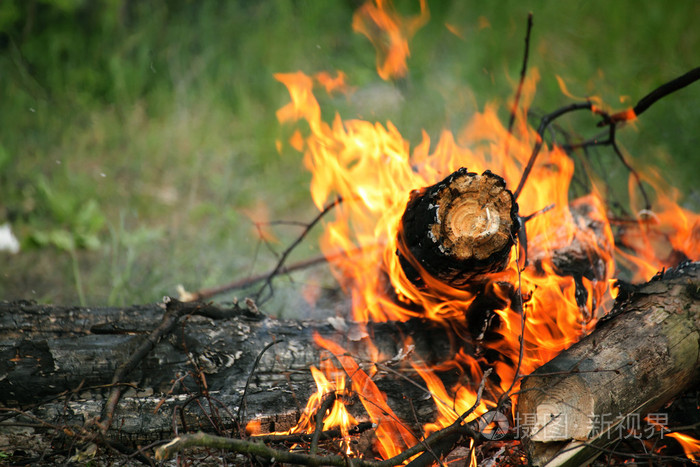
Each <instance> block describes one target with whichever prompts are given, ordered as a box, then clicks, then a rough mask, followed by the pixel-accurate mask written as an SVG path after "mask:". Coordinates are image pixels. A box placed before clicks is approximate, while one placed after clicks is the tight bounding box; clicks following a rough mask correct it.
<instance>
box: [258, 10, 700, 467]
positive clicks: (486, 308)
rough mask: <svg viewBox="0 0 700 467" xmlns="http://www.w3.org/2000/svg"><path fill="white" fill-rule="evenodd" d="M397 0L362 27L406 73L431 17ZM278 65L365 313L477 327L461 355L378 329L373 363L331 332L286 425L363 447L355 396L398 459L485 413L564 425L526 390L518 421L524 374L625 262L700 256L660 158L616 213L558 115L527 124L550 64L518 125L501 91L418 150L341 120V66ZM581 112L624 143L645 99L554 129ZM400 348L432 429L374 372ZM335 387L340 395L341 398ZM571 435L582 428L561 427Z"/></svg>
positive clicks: (504, 430)
mask: <svg viewBox="0 0 700 467" xmlns="http://www.w3.org/2000/svg"><path fill="white" fill-rule="evenodd" d="M384 7H386V5H384V4H383V3H382V2H377V5H376V6H375V5H374V4H372V3H367V4H365V5H364V6H363V7H362V8H361V9H360V10H358V12H357V13H356V14H355V17H354V20H353V26H354V27H355V28H356V30H358V31H360V32H362V33H363V34H365V35H367V36H368V37H369V38H370V39H371V40H372V42H373V43H374V44H375V45H376V46H377V48H378V65H377V68H378V72H379V74H380V76H381V77H382V78H384V79H392V78H397V77H400V76H402V74H404V73H405V72H406V62H405V58H406V56H407V54H408V51H409V49H408V45H407V42H406V39H407V37H409V36H410V35H411V34H412V32H413V31H414V30H415V28H417V27H419V26H420V25H421V24H423V22H424V21H425V20H427V10H426V7H425V4H424V3H421V7H422V13H421V15H420V16H419V17H416V18H412V19H410V20H409V21H402V19H401V18H400V17H399V16H398V15H397V14H396V13H395V12H393V11H392V10H391V9H384ZM402 33H403V34H402ZM696 74H697V73H696ZM275 77H276V79H277V80H279V81H280V82H281V83H283V84H284V85H285V86H286V87H287V89H288V90H289V94H290V97H291V102H290V103H289V104H288V105H286V106H285V107H283V108H281V109H280V110H279V111H278V113H277V116H278V118H279V120H280V121H281V122H282V123H284V124H292V125H294V124H297V123H299V122H305V124H306V125H303V127H306V126H308V130H306V131H302V130H296V131H295V132H294V135H293V137H292V139H291V140H290V141H289V144H291V145H292V146H293V147H294V148H295V149H297V150H299V151H300V152H303V154H304V164H305V166H306V167H307V168H308V169H309V170H310V171H311V173H312V177H313V178H312V182H311V195H312V198H313V200H314V202H315V204H316V206H317V207H318V208H319V210H321V211H324V209H327V208H326V206H327V205H328V203H333V205H334V214H335V218H334V219H333V220H327V221H326V222H325V225H324V233H323V237H322V240H321V242H322V247H323V251H324V252H326V254H327V255H328V257H329V262H330V263H331V266H332V269H333V271H334V273H335V275H336V277H337V279H338V281H339V282H340V283H341V284H342V285H343V287H344V288H345V290H346V291H347V292H348V293H349V294H350V295H351V296H352V302H353V309H352V313H353V314H352V316H351V317H348V318H349V319H352V320H354V321H357V322H359V323H367V322H381V321H408V320H410V319H420V320H422V321H424V322H430V323H438V324H439V325H441V326H443V327H444V328H446V329H448V330H449V331H448V332H447V334H449V335H450V336H452V338H453V339H455V340H458V341H459V340H461V341H462V342H458V343H457V344H456V346H457V348H458V351H457V352H456V353H455V354H454V355H453V356H452V357H451V358H447V359H445V360H442V361H440V362H435V363H432V364H429V363H427V362H425V361H424V359H423V357H422V356H421V355H418V354H416V353H414V351H413V350H414V348H415V346H414V344H413V343H412V339H411V337H410V336H406V337H404V338H403V340H402V343H401V344H400V348H401V353H400V355H386V354H383V353H382V352H381V351H380V350H378V349H376V348H373V346H374V345H375V344H374V343H373V341H372V339H371V337H370V335H369V333H365V336H366V337H364V338H363V339H362V340H363V343H364V345H366V346H368V347H369V348H370V349H371V350H370V351H369V354H371V356H372V357H371V361H367V360H358V359H355V358H353V356H352V354H351V353H349V352H348V350H346V349H345V348H344V347H343V342H347V341H348V339H347V337H345V336H343V335H339V336H338V338H337V339H327V338H323V337H321V336H319V335H316V336H315V342H316V344H317V345H318V346H320V347H321V348H323V349H325V350H327V351H328V354H329V356H328V358H327V359H325V360H324V361H323V362H322V363H321V368H322V371H321V370H318V369H316V368H313V369H312V371H313V372H314V379H315V380H316V384H317V387H318V392H317V394H316V395H314V397H312V398H311V399H310V400H309V402H308V404H307V406H306V410H305V412H304V415H303V417H302V419H301V420H300V421H299V423H298V424H297V425H296V426H295V427H293V428H292V429H291V430H289V431H288V432H287V433H314V431H315V430H316V429H318V428H319V427H320V428H322V429H323V430H331V429H338V430H340V433H341V435H340V436H339V437H338V438H339V439H341V440H343V441H342V443H341V444H342V446H343V448H342V449H343V454H344V455H346V456H349V457H357V456H359V455H360V453H359V452H358V451H356V450H355V449H354V448H353V446H352V443H351V437H350V435H349V433H350V431H351V430H352V429H354V427H356V426H357V424H358V422H357V419H356V418H355V417H353V415H351V414H350V413H349V412H348V409H347V408H346V406H345V403H344V401H346V400H348V399H350V398H351V397H352V396H355V397H356V398H357V399H359V402H360V403H361V404H362V406H363V407H364V411H365V417H369V419H370V420H371V421H372V423H373V424H374V425H375V426H376V431H375V435H376V443H375V444H374V447H373V449H374V452H375V453H376V455H377V456H378V457H380V458H382V459H389V458H393V457H395V456H399V455H400V454H401V453H402V452H405V451H407V450H408V449H410V448H411V447H412V446H415V445H420V444H421V443H425V440H426V439H430V438H429V436H430V435H431V434H434V433H439V432H440V430H444V429H446V428H447V427H450V426H453V425H454V424H455V423H457V424H460V423H469V422H472V423H473V426H474V427H478V428H473V430H474V431H481V432H482V439H483V433H485V432H484V431H483V429H484V428H485V427H489V428H488V429H489V430H491V431H489V432H488V433H489V434H490V436H491V438H489V437H488V436H487V437H486V438H487V439H493V438H495V439H500V438H504V437H513V436H514V435H516V436H517V435H523V433H522V432H521V433H514V431H513V428H514V426H517V428H519V429H521V430H523V429H524V430H529V431H527V433H526V434H527V435H528V436H531V438H532V439H540V440H549V439H548V438H547V436H545V435H544V434H543V433H545V432H547V431H549V432H551V431H552V429H553V428H552V427H553V426H555V425H557V423H551V420H543V419H542V418H541V417H542V414H541V413H539V412H538V410H539V409H540V408H541V407H540V406H538V405H537V403H533V402H532V401H531V400H528V402H524V404H529V405H528V407H531V409H532V411H531V412H528V411H527V410H526V411H522V410H521V411H520V412H519V413H516V416H518V415H519V416H520V417H521V418H522V419H520V420H514V418H513V416H514V414H513V413H512V412H511V406H515V405H517V404H518V400H519V398H521V397H522V395H521V394H520V389H521V382H522V377H523V376H525V375H528V374H530V373H532V372H533V371H534V370H536V369H537V368H539V367H541V366H542V365H544V364H545V363H547V362H549V361H550V360H552V359H553V358H554V357H556V356H557V355H558V354H559V353H560V352H562V351H563V350H565V349H567V348H569V347H570V346H571V345H572V344H574V343H575V342H578V341H579V340H580V339H581V338H582V337H584V336H586V335H587V334H589V333H591V331H592V330H593V329H595V328H596V326H597V325H598V323H599V321H601V319H606V317H609V316H610V313H611V310H612V307H613V303H614V299H615V297H616V296H617V295H618V293H619V286H618V283H617V277H618V274H619V272H620V269H624V272H625V274H626V275H627V277H628V280H629V281H631V282H643V281H646V280H649V279H651V277H652V276H653V275H654V274H656V273H657V272H659V271H663V270H664V269H665V268H671V267H673V266H676V265H677V264H678V262H679V260H682V259H689V258H690V259H698V258H700V243H699V242H698V239H699V237H698V236H699V235H700V217H699V216H698V215H696V214H694V213H691V212H688V211H686V210H684V209H682V208H681V207H679V206H678V204H677V200H676V198H675V195H676V194H675V193H674V192H673V191H672V190H670V189H669V187H668V186H667V185H664V184H663V182H662V181H661V180H660V178H659V177H658V176H656V175H655V172H654V171H653V170H652V169H651V168H645V169H644V170H643V171H639V172H631V174H630V185H629V188H630V203H629V206H628V208H627V209H626V211H625V213H624V215H623V216H617V215H613V207H612V206H611V204H610V202H609V200H608V198H607V196H608V195H607V193H606V187H605V186H604V184H603V183H602V182H601V181H600V180H598V179H597V178H596V176H595V175H594V174H592V173H588V174H587V175H588V182H589V184H588V187H587V189H588V193H587V194H585V195H583V196H579V197H577V198H575V199H571V198H570V196H569V193H570V192H571V190H570V185H571V183H572V178H573V176H574V167H575V163H574V159H573V158H574V157H575V155H574V154H572V152H573V151H572V150H571V148H569V149H570V150H569V151H567V150H566V148H565V147H563V145H562V144H558V143H556V142H545V141H544V135H543V130H542V128H540V130H539V131H538V130H537V129H535V128H533V127H532V126H531V125H530V124H529V123H528V122H529V119H528V110H529V106H530V103H531V98H532V95H533V94H534V90H535V86H536V81H537V74H536V73H533V72H531V73H530V74H529V76H528V77H525V78H524V80H523V81H521V83H520V88H519V89H518V94H517V99H516V100H515V102H513V104H512V108H511V109H510V110H511V117H512V119H511V123H510V125H507V126H506V125H504V124H503V123H502V122H501V120H500V118H499V117H498V109H497V108H496V107H495V106H487V107H486V108H485V109H484V111H483V112H481V113H478V114H476V115H475V116H474V117H473V118H472V120H471V121H470V122H469V123H468V124H467V125H466V127H465V128H463V130H461V131H460V132H458V133H457V134H453V133H451V132H449V131H444V132H443V133H442V135H441V136H440V138H439V140H438V141H437V142H432V141H431V140H430V138H429V136H428V135H427V134H425V133H424V134H423V140H422V141H421V142H420V143H419V144H418V145H417V146H416V147H414V148H411V147H410V145H409V143H408V142H407V141H406V139H405V138H404V137H403V136H402V135H401V134H400V132H399V130H398V129H397V128H396V127H394V126H393V125H392V124H391V122H387V123H386V124H382V123H377V122H370V121H365V120H359V119H350V120H344V119H343V118H342V117H341V116H340V115H338V114H336V115H335V117H334V118H333V119H332V121H331V122H330V123H328V122H327V120H329V119H328V117H327V116H324V115H322V113H321V107H320V105H319V103H318V100H317V98H316V96H315V94H314V92H319V90H320V89H322V88H325V89H326V91H327V92H329V93H338V92H342V93H346V92H350V90H349V87H348V85H347V84H346V82H345V79H346V77H345V75H343V74H342V73H338V74H337V76H335V77H334V78H332V79H329V75H328V74H319V75H315V76H308V75H306V74H304V73H301V72H298V73H291V74H277V75H275ZM329 83H332V86H329ZM581 109H583V110H588V111H589V112H591V113H592V115H593V117H594V118H597V119H598V120H601V124H602V125H604V126H609V127H610V128H611V129H613V130H611V140H610V141H609V142H608V144H612V145H613V146H614V149H615V150H616V151H617V150H618V149H617V146H616V143H615V142H614V139H613V138H614V128H616V127H618V124H620V123H624V122H627V121H632V120H634V119H635V118H637V114H636V113H635V112H634V110H633V109H629V110H627V111H623V112H620V113H617V114H612V113H611V112H610V111H609V110H605V107H604V106H603V104H602V103H600V102H592V101H586V102H585V103H581V104H578V105H574V106H572V107H569V108H564V109H563V110H562V111H559V112H555V113H554V114H553V115H551V116H548V117H546V118H548V119H549V120H546V118H545V119H543V121H542V126H543V127H544V128H546V127H547V126H548V125H549V124H550V123H551V122H552V121H553V120H554V119H555V118H558V116H559V115H561V114H563V113H565V112H569V111H573V110H581ZM599 143H600V142H598V141H589V142H583V143H580V144H579V145H578V146H579V147H581V146H583V145H585V144H588V145H594V144H599ZM533 148H535V149H533ZM622 163H625V164H626V162H625V161H624V159H622ZM645 187H647V188H645ZM649 187H651V189H652V193H653V194H654V198H653V203H651V204H650V198H648V196H649V195H648V194H647V192H646V190H648V188H649ZM397 338H398V337H397ZM387 362H393V363H398V364H401V365H404V366H410V367H411V368H412V369H413V370H414V372H415V373H414V374H415V375H416V376H417V377H419V379H418V382H417V384H420V386H421V387H422V388H424V391H425V394H426V395H428V396H430V397H431V398H432V399H433V402H434V404H435V407H436V418H435V420H433V421H431V422H429V423H426V424H424V425H423V427H422V433H421V434H419V435H416V433H413V432H411V430H408V429H407V428H405V427H406V424H405V421H403V420H401V418H400V417H399V416H397V415H396V414H395V413H394V411H393V410H392V408H391V407H389V406H388V405H386V403H385V396H384V395H383V394H382V392H381V391H380V390H379V389H378V388H377V386H376V385H375V383H374V381H373V375H374V374H376V373H378V372H382V371H386V365H388V363H387ZM609 363H610V364H611V365H614V364H615V361H611V362H609ZM446 369H450V371H456V372H457V373H458V377H457V378H453V381H451V382H450V383H449V384H445V382H444V377H441V375H444V373H445V371H446ZM599 371H611V370H610V369H606V370H602V369H600V370H599ZM566 384H569V383H566ZM578 390H579V392H580V389H578ZM568 396H570V394H568V393H567V397H568ZM328 397H332V403H326V402H325V401H326V400H327V399H328ZM526 397H527V396H526ZM561 403H562V404H567V403H570V404H575V402H574V401H573V400H571V401H561ZM533 404H534V405H533ZM528 410H529V409H528ZM586 410H588V411H589V412H586V413H583V414H582V416H583V422H585V421H586V417H588V416H592V415H593V414H594V411H593V406H591V407H589V408H587V409H586ZM540 412H541V410H540ZM542 413H543V412H542ZM485 414H491V415H490V418H489V417H487V418H484V415H485ZM494 414H495V415H497V416H494ZM615 415H616V416H617V415H619V414H615ZM623 415H625V416H626V415H627V414H623ZM527 417H529V419H528V420H525V418H527ZM315 419H316V420H317V422H314V420H315ZM484 420H486V421H484ZM475 422H476V424H474V423H475ZM568 422H569V423H573V422H572V421H571V420H569V421H568ZM252 423H254V422H252ZM518 423H519V425H518ZM592 423H593V421H590V423H588V424H587V425H586V426H585V429H584V431H583V432H582V435H580V436H584V437H585V436H586V435H587V433H588V432H589V431H590V428H591V427H590V426H589V425H591V424H592ZM548 424H550V425H551V426H548ZM584 424H585V423H584ZM557 426H558V425H557ZM565 428H567V427H565ZM582 429H583V428H582ZM499 430H501V431H499ZM564 431H566V429H564ZM279 434H281V433H279ZM567 437H568V438H577V437H579V435H576V436H568V433H564V434H562V437H561V438H557V437H554V438H552V439H556V440H558V441H561V440H565V439H567ZM676 439H678V440H680V439H682V435H678V437H677V438H676ZM693 442H694V441H690V443H691V444H692V443H693ZM473 444H474V440H473V439H472V440H470V441H469V442H468V443H467V444H466V445H465V446H467V447H468V448H470V449H469V450H468V452H469V454H468V457H469V458H470V459H471V460H470V462H471V463H472V464H473V463H475V462H476V457H475V451H474V450H473V449H471V447H472V446H473ZM455 447H456V444H454V445H451V446H450V449H449V450H452V449H454V448H455ZM424 450H426V452H427V451H429V449H428V448H427V447H426V448H425V449H424ZM449 450H445V451H440V452H437V453H435V452H432V453H431V454H430V455H431V456H432V457H431V458H430V460H429V461H426V462H427V463H430V462H437V460H438V459H439V458H441V456H443V455H446V454H447V453H448V452H449ZM339 453H340V452H339ZM415 456H416V457H418V454H416V455H415ZM423 456H425V454H424V455H423ZM418 458H419V459H420V458H421V457H418ZM513 459H515V458H513ZM513 459H511V461H512V460H513ZM406 460H408V458H406ZM523 461H524V459H523ZM397 463H400V462H397ZM411 465H413V464H411ZM416 465H418V464H416Z"/></svg>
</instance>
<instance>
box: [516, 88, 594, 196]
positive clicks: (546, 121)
mask: <svg viewBox="0 0 700 467" xmlns="http://www.w3.org/2000/svg"><path fill="white" fill-rule="evenodd" d="M592 108H593V104H592V103H591V102H590V101H587V102H579V103H575V104H570V105H567V106H566V107H562V108H561V109H558V110H555V111H554V112H552V113H550V114H547V115H545V116H544V117H542V120H541V121H540V126H539V127H538V128H537V134H538V136H539V137H538V138H537V143H535V146H534V147H533V148H532V154H530V159H529V160H528V161H527V165H526V166H525V170H523V174H522V176H521V177H520V183H518V187H517V188H516V189H515V191H514V192H513V196H514V198H515V199H516V200H517V199H518V197H519V196H520V192H521V191H522V190H523V187H524V186H525V182H526V181H527V177H528V176H529V175H530V172H531V171H532V167H533V166H534V165H535V160H536V159H537V155H538V154H539V153H540V150H541V149H542V145H543V144H544V132H545V131H546V130H547V127H549V125H550V124H551V123H552V122H553V121H554V120H556V119H557V118H559V117H561V116H562V115H564V114H567V113H569V112H574V111H576V110H591V109H592Z"/></svg>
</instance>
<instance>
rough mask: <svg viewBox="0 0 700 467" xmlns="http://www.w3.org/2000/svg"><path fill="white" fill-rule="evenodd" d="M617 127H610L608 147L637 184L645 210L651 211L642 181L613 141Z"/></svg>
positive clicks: (614, 140)
mask: <svg viewBox="0 0 700 467" xmlns="http://www.w3.org/2000/svg"><path fill="white" fill-rule="evenodd" d="M616 127H617V125H614V124H613V125H610V138H609V139H610V145H611V146H612V148H613V151H615V154H617V158H618V159H620V162H622V165H624V166H625V167H627V170H629V171H630V173H631V174H632V176H633V177H634V179H635V181H636V182H637V186H638V187H639V191H640V192H641V193H642V196H643V197H644V207H645V209H646V210H650V209H651V202H650V201H649V197H648V196H647V192H646V190H645V189H644V185H642V179H641V178H639V174H638V173H637V171H636V170H634V169H633V168H632V166H631V165H630V164H629V162H627V160H626V159H625V156H623V155H622V151H620V148H619V147H618V145H617V140H616V139H615V129H616Z"/></svg>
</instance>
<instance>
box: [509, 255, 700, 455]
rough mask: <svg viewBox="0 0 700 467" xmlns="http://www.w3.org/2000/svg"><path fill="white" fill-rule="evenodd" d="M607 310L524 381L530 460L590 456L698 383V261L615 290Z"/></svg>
mask: <svg viewBox="0 0 700 467" xmlns="http://www.w3.org/2000/svg"><path fill="white" fill-rule="evenodd" d="M611 316H612V318H611V319H608V320H605V321H604V322H602V323H600V325H599V326H598V327H597V328H596V329H595V330H594V331H593V332H592V333H591V334H590V335H588V336H586V337H585V338H584V339H582V340H581V341H580V342H578V343H577V344H575V345H573V346H572V347H570V348H569V349H568V350H565V351H564V352H562V353H560V354H559V355H558V356H557V357H555V358H554V359H552V360H551V361H550V362H548V363H547V364H545V365H543V366H542V367H540V368H539V369H537V370H536V371H535V372H533V373H532V374H531V375H529V376H527V377H526V378H525V379H524V381H523V383H522V386H521V391H520V395H519V400H518V406H517V416H518V420H519V423H520V428H521V431H522V434H523V435H524V437H525V438H524V444H525V445H526V446H527V449H528V452H529V456H530V461H531V462H532V464H533V465H536V466H537V465H540V466H544V465H547V466H578V465H585V464H587V463H588V462H591V461H592V460H593V459H595V458H596V457H597V456H598V455H599V454H600V453H601V450H602V449H604V448H605V447H606V446H607V445H608V444H610V443H612V442H614V441H616V440H617V439H618V438H619V437H620V436H621V435H625V434H626V433H628V430H635V429H637V430H638V429H639V420H640V419H643V418H644V416H645V415H647V414H651V413H654V412H655V411H657V410H659V409H660V408H661V407H662V406H663V405H664V404H665V403H666V402H668V401H669V400H671V399H673V398H674V397H676V396H678V395H679V394H680V393H682V392H683V391H684V390H686V389H688V388H690V387H692V386H693V385H694V384H697V382H698V381H700V263H697V262H696V263H684V264H682V265H680V266H678V267H677V268H674V269H672V270H669V271H667V272H665V273H660V274H658V275H657V276H656V277H655V278H654V279H652V280H651V281H650V282H648V283H647V284H644V285H642V286H639V287H635V288H633V290H631V291H630V292H626V291H624V290H623V291H621V294H620V296H619V297H618V298H617V301H616V304H615V307H614V309H613V311H612V312H611ZM632 421H636V424H637V426H631V425H633V424H632V423H631V422H632Z"/></svg>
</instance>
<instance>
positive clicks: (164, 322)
mask: <svg viewBox="0 0 700 467" xmlns="http://www.w3.org/2000/svg"><path fill="white" fill-rule="evenodd" d="M181 303H182V302H180V301H178V300H175V299H169V300H168V301H167V303H166V312H165V314H164V315H163V318H162V319H161V322H160V324H159V325H158V327H157V328H155V329H154V330H153V331H152V332H151V333H150V334H149V335H148V336H146V337H145V339H143V341H142V342H141V344H140V345H139V346H138V347H137V348H136V350H135V351H134V352H133V353H132V354H131V356H130V357H129V359H128V360H127V361H125V362H124V363H122V364H121V365H119V367H118V368H117V370H116V371H115V372H114V377H113V378H112V384H113V385H114V386H112V390H111V391H110V393H109V397H108V398H107V403H106V404H105V406H104V409H103V416H102V418H101V420H100V422H99V425H100V429H101V430H102V433H103V434H106V433H107V431H108V430H109V428H110V427H111V426H112V420H113V418H114V411H115V410H116V407H117V404H118V403H119V398H120V397H121V393H122V388H121V384H119V383H122V382H123V381H124V379H125V378H126V377H127V376H128V375H129V373H131V371H132V370H133V369H134V368H136V366H137V365H138V364H139V363H141V361H142V360H143V359H144V358H145V357H146V356H147V355H148V354H149V353H150V352H151V350H153V348H155V346H156V345H158V342H160V340H161V339H162V338H163V337H164V336H166V335H168V334H169V333H170V332H171V331H172V330H173V329H174V328H175V325H176V324H177V322H178V320H179V319H180V318H181V317H182V316H183V315H185V314H187V313H190V312H191V311H192V310H191V308H189V307H183V306H180V305H181Z"/></svg>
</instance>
